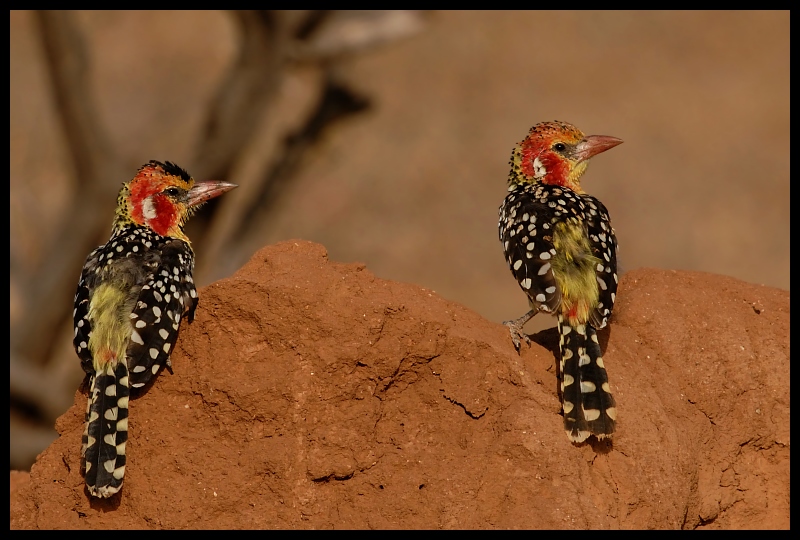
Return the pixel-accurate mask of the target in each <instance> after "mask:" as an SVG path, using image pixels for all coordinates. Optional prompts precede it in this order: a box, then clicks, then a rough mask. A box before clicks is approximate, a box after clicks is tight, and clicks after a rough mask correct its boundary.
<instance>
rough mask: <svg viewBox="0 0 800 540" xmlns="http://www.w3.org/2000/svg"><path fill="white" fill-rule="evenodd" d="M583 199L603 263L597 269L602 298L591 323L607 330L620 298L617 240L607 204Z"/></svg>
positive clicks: (595, 248)
mask: <svg viewBox="0 0 800 540" xmlns="http://www.w3.org/2000/svg"><path fill="white" fill-rule="evenodd" d="M581 198H582V199H583V202H584V205H585V213H584V220H585V223H586V227H587V233H588V235H589V241H590V242H591V244H592V253H593V255H594V256H595V257H597V258H598V259H600V262H599V263H598V264H597V268H596V269H595V270H596V277H597V285H598V292H599V293H600V296H599V298H598V303H597V307H596V308H595V309H593V310H592V311H591V313H590V314H589V322H590V323H591V324H592V325H593V326H594V327H595V328H603V327H605V325H606V323H607V322H608V318H609V317H610V316H611V312H612V310H613V309H614V302H615V301H616V296H617V284H618V281H619V279H618V277H617V238H616V236H615V235H614V229H613V228H612V227H611V219H610V218H609V216H608V210H606V207H605V206H603V203H601V202H600V201H598V200H597V199H595V198H594V197H592V196H589V195H582V196H581Z"/></svg>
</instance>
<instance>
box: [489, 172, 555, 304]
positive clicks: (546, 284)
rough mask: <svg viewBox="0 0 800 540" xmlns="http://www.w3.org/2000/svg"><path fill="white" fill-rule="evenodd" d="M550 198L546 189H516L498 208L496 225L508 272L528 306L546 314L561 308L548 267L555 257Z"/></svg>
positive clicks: (538, 187) (552, 213)
mask: <svg viewBox="0 0 800 540" xmlns="http://www.w3.org/2000/svg"><path fill="white" fill-rule="evenodd" d="M556 189H557V188H556ZM558 191H559V193H560V192H561V190H558ZM552 195H553V194H552V193H551V188H550V187H549V186H541V185H539V186H529V185H525V186H515V187H514V188H513V190H512V191H511V192H510V193H509V194H508V196H506V198H505V200H504V201H503V205H502V206H501V207H500V223H499V228H500V241H501V242H502V243H503V249H504V252H505V256H506V261H507V262H508V265H509V267H510V268H511V272H512V273H513V274H514V277H515V278H516V280H517V282H518V283H519V285H520V287H521V288H522V290H523V291H525V293H526V294H527V295H528V298H529V300H530V303H531V306H532V307H533V308H535V309H538V310H540V311H545V312H548V313H553V312H555V311H556V310H557V308H558V306H559V305H560V304H561V291H560V290H559V288H558V286H557V284H556V281H555V278H554V276H553V269H552V267H551V265H550V261H551V259H552V257H553V255H555V254H556V251H555V248H554V247H553V230H552V229H551V227H552V223H553V220H554V217H556V216H555V212H556V211H557V209H555V208H553V206H551V204H550V203H551V202H552Z"/></svg>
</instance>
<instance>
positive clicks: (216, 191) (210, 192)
mask: <svg viewBox="0 0 800 540" xmlns="http://www.w3.org/2000/svg"><path fill="white" fill-rule="evenodd" d="M235 187H239V186H238V185H236V184H231V183H230V182H223V181H221V180H212V181H209V182H197V183H196V184H195V185H194V187H192V189H190V190H189V193H187V194H186V206H188V207H192V206H197V205H198V204H203V203H204V202H206V201H209V200H211V199H213V198H214V197H219V196H220V195H222V194H223V193H225V192H226V191H230V190H232V189H233V188H235Z"/></svg>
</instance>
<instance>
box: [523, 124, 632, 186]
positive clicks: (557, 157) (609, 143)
mask: <svg viewBox="0 0 800 540" xmlns="http://www.w3.org/2000/svg"><path fill="white" fill-rule="evenodd" d="M620 143H622V140H621V139H618V138H616V137H610V136H608V135H589V136H586V135H584V134H583V132H582V131H581V130H579V129H578V128H576V127H575V126H573V125H572V124H568V123H566V122H558V121H554V122H542V123H540V124H536V125H535V126H533V127H532V128H531V130H530V132H529V133H528V136H527V137H525V139H524V140H523V141H522V142H521V143H519V144H518V145H517V147H516V148H515V149H514V151H513V153H512V154H511V172H510V173H509V182H510V183H512V184H524V183H536V182H541V183H542V184H552V185H558V186H563V187H567V188H570V189H572V190H573V191H575V192H577V193H582V192H583V190H582V189H581V185H580V177H581V175H583V173H584V172H586V167H587V165H588V163H587V162H588V160H589V158H591V157H592V156H596V155H597V154H599V153H601V152H605V151H606V150H608V149H610V148H613V147H615V146H617V145H618V144H620Z"/></svg>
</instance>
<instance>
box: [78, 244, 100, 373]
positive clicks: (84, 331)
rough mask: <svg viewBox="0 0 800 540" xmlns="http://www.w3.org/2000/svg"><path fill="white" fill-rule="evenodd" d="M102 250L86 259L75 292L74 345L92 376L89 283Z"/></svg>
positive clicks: (84, 368) (96, 251) (94, 252)
mask: <svg viewBox="0 0 800 540" xmlns="http://www.w3.org/2000/svg"><path fill="white" fill-rule="evenodd" d="M102 249H103V246H101V247H99V248H97V249H95V250H94V251H92V252H91V253H90V254H89V256H88V257H87V258H86V263H85V264H84V265H83V271H82V272H81V278H80V280H79V281H78V290H77V291H76V292H75V302H74V307H73V312H72V322H73V324H74V327H75V333H74V336H73V339H72V345H73V346H74V347H75V352H76V353H77V354H78V358H80V360H81V367H82V368H83V370H84V371H85V372H86V373H90V374H92V375H94V371H95V370H94V367H92V353H91V352H89V336H91V334H92V324H91V322H90V321H89V282H90V276H93V275H94V274H95V269H96V268H97V263H98V261H97V258H98V257H99V255H100V251H101V250H102Z"/></svg>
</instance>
